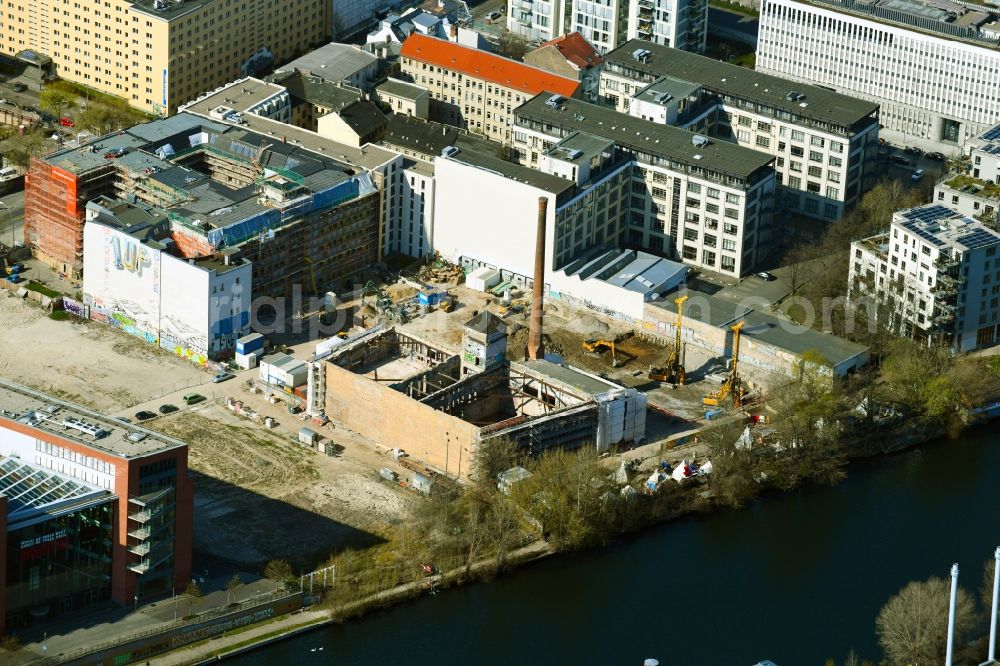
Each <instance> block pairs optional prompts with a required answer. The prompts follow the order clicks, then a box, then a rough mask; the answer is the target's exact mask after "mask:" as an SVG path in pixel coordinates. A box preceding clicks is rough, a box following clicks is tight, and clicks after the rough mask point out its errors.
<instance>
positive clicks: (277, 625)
mask: <svg viewBox="0 0 1000 666" xmlns="http://www.w3.org/2000/svg"><path fill="white" fill-rule="evenodd" d="M552 554H554V551H553V550H552V548H551V547H550V546H549V545H548V544H547V543H545V542H544V541H534V542H532V543H530V544H527V545H526V546H523V547H521V548H519V549H517V550H514V551H512V552H511V553H510V554H509V559H508V560H507V562H508V564H509V565H510V566H511V567H514V566H520V565H523V564H526V563H528V562H532V561H535V560H538V559H541V558H543V557H546V556H548V555H552ZM489 565H490V563H489V562H488V561H486V560H480V561H479V562H476V563H475V564H474V565H472V566H471V567H470V568H469V570H468V571H466V570H465V569H464V568H463V569H460V570H453V571H448V572H444V573H442V574H440V575H435V576H429V577H428V578H426V579H425V580H420V581H414V582H411V583H407V584H404V585H399V586H397V587H395V588H393V589H391V590H386V591H384V592H382V593H380V594H376V595H372V596H371V597H369V598H366V599H360V600H358V601H355V602H352V603H350V604H344V605H341V606H337V607H333V608H325V607H320V608H318V609H314V610H302V611H298V612H296V613H291V614H289V615H285V616H283V617H280V618H277V619H275V620H271V621H269V622H265V623H261V624H255V625H251V626H250V627H248V628H247V629H245V630H243V631H240V632H234V633H229V634H226V635H223V636H218V637H215V638H212V639H209V640H206V641H201V642H199V643H194V644H191V645H188V646H185V647H183V648H180V649H178V650H174V651H173V652H169V653H167V654H165V655H161V656H159V657H155V658H153V659H150V660H149V663H150V666H193V665H196V664H209V663H213V662H216V661H222V660H224V659H229V658H232V657H235V656H238V655H241V654H244V653H246V652H249V651H251V650H256V649H259V648H262V647H265V646H267V645H270V644H272V643H275V642H277V641H282V640H285V639H288V638H292V637H294V636H298V635H300V634H302V633H305V632H308V631H313V630H315V629H318V628H320V627H324V626H328V625H331V624H334V623H340V622H343V621H345V620H347V619H351V618H357V617H361V616H363V615H365V614H367V613H370V612H372V611H374V610H377V609H380V608H388V607H389V606H392V605H395V604H398V603H402V602H404V601H408V600H411V599H415V598H417V597H420V596H423V595H425V594H428V593H429V591H430V590H434V593H436V591H437V590H442V589H447V588H449V587H452V586H455V585H461V584H462V583H464V582H466V581H468V580H478V576H480V575H481V574H482V573H483V572H484V571H486V570H487V569H488V568H489Z"/></svg>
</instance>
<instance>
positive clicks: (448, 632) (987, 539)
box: [229, 426, 1000, 666]
mask: <svg viewBox="0 0 1000 666" xmlns="http://www.w3.org/2000/svg"><path fill="white" fill-rule="evenodd" d="M997 433H998V430H997V429H996V427H995V426H994V427H993V429H980V430H977V431H975V432H974V433H971V434H966V435H964V436H963V437H962V438H961V439H960V440H957V441H952V442H947V441H945V442H939V443H936V444H933V445H929V446H926V447H924V448H923V449H921V450H918V451H913V452H909V453H905V454H902V455H898V456H894V457H892V458H888V459H878V460H875V461H870V462H862V463H855V464H853V465H852V466H851V467H850V469H849V472H848V478H847V480H846V481H844V482H843V483H841V484H840V485H838V486H836V487H834V488H806V489H802V490H799V491H796V492H793V493H790V494H788V495H784V496H776V497H775V496H772V497H768V498H766V499H765V500H762V501H758V502H756V503H754V504H753V505H751V506H749V507H747V508H745V509H743V510H732V511H729V510H727V511H721V512H717V513H714V514H711V515H708V516H702V517H698V518H689V519H682V520H678V521H674V522H671V523H667V524H664V525H661V526H658V527H656V528H654V529H651V530H649V531H646V532H644V533H642V534H640V535H637V536H635V537H633V538H630V539H628V540H626V541H623V542H620V543H617V544H614V545H612V546H609V547H608V548H606V549H600V550H594V551H588V552H585V553H578V554H574V555H568V556H557V557H552V558H548V559H547V560H545V561H542V562H538V563H535V564H532V565H529V566H527V567H524V568H522V569H519V570H516V571H514V572H511V573H508V574H507V575H505V576H503V577H501V578H498V579H496V580H494V581H491V582H489V583H484V584H476V585H469V586H466V587H461V588H456V589H452V590H446V591H444V592H441V593H440V594H438V595H436V596H430V597H425V598H422V599H420V600H417V601H414V602H412V603H409V604H405V605H402V606H397V607H395V608H393V609H391V610H389V611H385V612H381V613H378V614H374V615H370V616H368V617H366V618H363V619H361V620H359V621H356V622H351V623H348V624H345V625H342V626H336V627H333V628H324V629H320V630H317V631H314V632H312V633H308V634H305V635H303V636H300V637H297V638H294V639H290V640H288V641H285V642H281V643H277V644H274V645H272V646H269V647H267V648H263V649H261V650H259V651H256V652H254V653H251V654H249V655H246V656H244V657H241V658H239V659H234V660H232V661H231V662H229V663H232V664H238V665H239V666H262V665H272V664H275V665H277V664H281V665H286V664H300V663H301V664H313V663H315V664H326V663H330V664H337V665H338V666H340V665H348V664H406V665H419V664H435V665H438V664H476V665H484V666H485V665H494V664H495V665H497V666H499V665H505V666H506V665H509V664H518V665H522V666H524V665H529V664H616V665H617V664H626V665H628V664H631V665H634V666H639V665H640V664H642V662H643V659H645V658H647V657H655V658H657V659H659V660H660V663H661V664H664V666H667V665H670V666H699V665H702V664H704V665H715V664H718V665H720V666H751V665H752V664H755V663H757V662H758V661H759V660H762V659H771V660H773V661H775V662H776V663H777V664H778V666H805V665H812V664H815V665H816V666H822V664H823V663H824V661H825V660H826V659H827V658H828V657H834V658H836V659H837V661H838V662H841V661H842V660H843V659H844V657H845V656H846V655H847V653H848V651H849V650H850V649H851V648H854V649H855V650H857V651H858V652H859V654H861V655H863V656H867V657H869V658H872V659H878V658H880V656H881V655H880V651H879V649H878V645H877V640H876V637H875V631H874V625H875V616H876V615H877V613H878V610H879V608H880V607H881V606H882V604H883V603H884V602H885V601H886V599H887V598H888V597H889V596H891V595H892V594H893V593H895V592H896V591H897V590H898V589H899V588H900V587H902V586H903V585H904V584H906V583H907V582H908V581H910V580H912V579H923V578H927V577H929V576H931V575H939V576H942V577H947V575H948V571H949V568H950V566H951V564H952V562H958V563H959V566H960V567H961V568H962V576H961V581H962V582H963V583H964V584H965V585H966V586H967V587H968V588H969V589H970V591H973V592H976V593H977V594H978V589H979V584H980V580H981V577H982V565H983V563H984V562H985V561H986V560H987V559H988V558H991V557H992V555H993V550H994V548H995V547H996V546H997V545H1000V527H998V525H997V523H996V516H997V511H996V508H997V489H998V488H1000V446H998V445H995V444H997V442H996V440H997V439H998V438H1000V435H998V434H997ZM319 647H323V648H324V649H323V650H322V651H319V650H318V648H319ZM314 648H315V649H316V651H313V649H314ZM985 658H986V655H983V660H984V661H985Z"/></svg>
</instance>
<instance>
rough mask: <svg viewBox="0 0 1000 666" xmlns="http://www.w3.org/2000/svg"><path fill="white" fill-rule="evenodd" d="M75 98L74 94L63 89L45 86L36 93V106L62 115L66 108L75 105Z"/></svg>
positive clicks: (59, 115)
mask: <svg viewBox="0 0 1000 666" xmlns="http://www.w3.org/2000/svg"><path fill="white" fill-rule="evenodd" d="M76 99H77V97H76V95H74V94H73V93H70V92H67V91H65V90H60V89H59V88H46V89H45V90H43V91H42V92H41V94H39V95H38V108H40V109H42V110H44V111H48V112H49V113H51V114H52V115H54V116H57V117H62V115H63V114H64V113H65V112H66V110H67V109H70V108H72V107H73V106H75V105H76Z"/></svg>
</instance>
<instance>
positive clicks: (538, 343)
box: [528, 197, 549, 359]
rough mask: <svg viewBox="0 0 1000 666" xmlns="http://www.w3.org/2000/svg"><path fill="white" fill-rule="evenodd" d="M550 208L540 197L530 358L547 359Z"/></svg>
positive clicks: (529, 335) (530, 331)
mask: <svg viewBox="0 0 1000 666" xmlns="http://www.w3.org/2000/svg"><path fill="white" fill-rule="evenodd" d="M548 208H549V200H548V199H547V198H546V197H538V234H537V236H536V237H535V276H534V282H535V284H534V289H533V290H532V293H531V325H530V327H529V328H528V358H530V359H541V358H545V343H544V342H542V318H543V310H544V308H545V217H546V213H547V212H548Z"/></svg>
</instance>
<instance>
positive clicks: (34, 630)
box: [9, 576, 276, 666]
mask: <svg viewBox="0 0 1000 666" xmlns="http://www.w3.org/2000/svg"><path fill="white" fill-rule="evenodd" d="M247 577H248V576H247ZM203 580H204V579H203ZM204 584H205V585H206V587H208V588H209V589H214V590H215V591H212V592H208V593H206V594H205V595H204V596H201V597H196V598H189V597H186V596H183V595H178V596H177V597H176V599H171V598H167V599H162V600H160V601H157V602H154V603H151V604H148V605H146V606H140V607H139V609H138V610H132V609H129V608H121V607H119V606H118V605H116V604H113V603H111V602H109V603H107V604H103V605H102V606H101V607H100V608H98V609H95V611H94V612H91V613H83V614H80V615H76V616H72V617H68V618H65V619H64V620H62V621H57V622H52V623H47V624H45V625H39V626H37V627H31V628H27V629H23V630H15V631H13V632H12V633H14V634H16V635H18V636H19V637H20V638H21V640H22V641H23V642H24V644H25V645H24V647H23V648H22V649H21V650H19V651H18V652H17V653H15V654H14V655H13V656H12V657H10V659H9V663H10V664H11V666H19V665H26V664H31V663H32V662H34V661H37V660H40V659H43V658H45V657H57V656H59V655H60V654H69V653H72V652H76V651H77V650H80V649H81V648H84V647H86V646H94V647H95V648H96V647H97V646H99V645H103V644H105V643H108V642H111V641H114V640H117V639H119V638H122V637H125V636H131V635H135V634H139V633H144V632H148V631H154V630H157V629H166V628H167V627H169V626H172V625H174V624H175V623H176V622H177V621H181V620H183V618H184V617H185V616H188V615H201V614H205V613H209V612H211V611H214V610H217V609H219V608H223V607H225V606H227V605H228V604H229V602H230V601H233V602H244V601H248V600H250V599H253V598H255V597H258V596H262V595H266V594H268V593H270V592H272V591H273V590H274V589H275V587H276V585H275V583H273V582H272V581H269V580H266V579H257V580H252V581H251V582H249V583H244V584H243V585H241V586H240V587H239V588H238V589H236V590H235V591H233V592H232V593H229V592H227V591H225V590H220V589H218V588H219V587H222V586H224V585H225V581H224V580H223V581H221V582H220V581H218V580H207V581H205V583H204Z"/></svg>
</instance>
